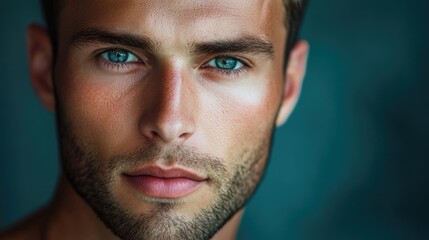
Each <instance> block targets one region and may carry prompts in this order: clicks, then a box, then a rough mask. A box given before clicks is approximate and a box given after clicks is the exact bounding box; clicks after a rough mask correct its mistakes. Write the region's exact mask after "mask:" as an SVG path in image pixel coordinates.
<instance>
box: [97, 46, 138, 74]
mask: <svg viewBox="0 0 429 240" xmlns="http://www.w3.org/2000/svg"><path fill="white" fill-rule="evenodd" d="M109 51H123V52H128V53H129V54H133V55H134V56H136V57H137V58H138V60H139V61H136V62H125V63H114V62H111V61H108V60H106V59H104V58H103V57H102V56H101V55H103V54H104V53H107V52H109ZM96 59H98V60H99V61H101V63H102V64H103V66H104V67H106V68H108V69H111V70H113V71H117V72H126V71H129V70H130V69H131V68H133V67H136V65H139V64H144V62H143V61H142V60H141V59H140V58H139V57H138V56H137V55H136V54H134V53H133V52H131V51H128V50H126V49H123V48H107V49H102V50H100V51H99V52H98V53H97V54H96Z"/></svg>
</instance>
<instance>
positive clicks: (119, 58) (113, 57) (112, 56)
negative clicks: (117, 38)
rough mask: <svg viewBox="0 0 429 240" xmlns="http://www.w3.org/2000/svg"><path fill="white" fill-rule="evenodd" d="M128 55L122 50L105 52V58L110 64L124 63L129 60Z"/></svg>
mask: <svg viewBox="0 0 429 240" xmlns="http://www.w3.org/2000/svg"><path fill="white" fill-rule="evenodd" d="M129 55H130V54H129V53H128V52H126V51H123V50H111V51H108V52H107V58H108V60H109V61H110V62H114V63H124V62H126V61H127V60H128V58H129Z"/></svg>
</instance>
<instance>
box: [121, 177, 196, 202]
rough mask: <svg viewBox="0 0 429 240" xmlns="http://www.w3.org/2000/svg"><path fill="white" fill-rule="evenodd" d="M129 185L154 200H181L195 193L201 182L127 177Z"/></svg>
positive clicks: (180, 179) (187, 179)
mask: <svg viewBox="0 0 429 240" xmlns="http://www.w3.org/2000/svg"><path fill="white" fill-rule="evenodd" d="M127 178H128V179H129V180H130V181H131V183H132V184H133V185H134V186H135V187H136V188H137V189H138V190H139V191H141V192H143V193H144V194H145V195H147V196H150V197H154V198H172V199H174V198H181V197H185V196H187V195H189V194H191V193H192V192H193V191H195V190H196V189H197V188H198V187H199V186H200V185H201V184H202V183H203V181H195V180H192V179H189V178H183V177H178V178H160V177H154V176H150V175H141V176H127Z"/></svg>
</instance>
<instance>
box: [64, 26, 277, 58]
mask: <svg viewBox="0 0 429 240" xmlns="http://www.w3.org/2000/svg"><path fill="white" fill-rule="evenodd" d="M70 43H71V44H72V45H75V46H80V45H85V44H87V43H107V44H114V45H122V46H128V47H134V48H139V49H143V50H146V51H149V52H155V51H156V49H157V48H158V46H159V43H157V42H155V41H153V40H151V39H150V38H148V37H144V36H135V35H132V34H127V33H115V32H110V31H107V30H103V29H96V28H89V29H85V30H82V31H80V32H77V33H75V34H74V35H73V36H72V38H71V40H70ZM227 52H230V53H256V54H262V55H265V56H267V57H269V58H273V56H274V47H273V45H272V44H271V43H270V42H268V41H267V40H265V39H262V38H260V37H256V36H243V37H239V38H236V39H228V40H218V41H212V42H210V41H209V42H200V43H198V42H197V43H192V44H190V53H191V54H195V55H198V54H221V53H227Z"/></svg>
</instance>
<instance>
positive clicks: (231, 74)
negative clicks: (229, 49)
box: [202, 55, 251, 78]
mask: <svg viewBox="0 0 429 240" xmlns="http://www.w3.org/2000/svg"><path fill="white" fill-rule="evenodd" d="M216 58H231V59H234V60H237V61H239V62H241V63H242V64H243V66H242V67H241V68H238V69H231V70H225V69H220V68H215V67H212V66H208V64H209V62H210V61H212V60H213V59H216ZM202 67H203V68H204V69H207V70H208V71H213V72H215V73H217V74H219V73H220V74H221V75H225V76H226V77H228V78H238V77H240V76H241V75H242V74H244V73H245V72H247V71H248V70H249V68H251V67H250V65H249V64H248V63H247V61H245V60H244V59H242V58H240V57H235V56H231V55H218V56H215V57H212V58H210V60H209V61H207V62H206V63H204V64H203V65H202Z"/></svg>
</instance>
